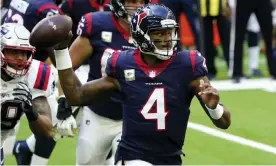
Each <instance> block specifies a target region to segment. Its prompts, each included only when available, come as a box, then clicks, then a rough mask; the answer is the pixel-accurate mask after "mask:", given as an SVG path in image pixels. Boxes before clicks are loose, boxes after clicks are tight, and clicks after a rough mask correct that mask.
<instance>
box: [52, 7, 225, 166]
mask: <svg viewBox="0 0 276 166" xmlns="http://www.w3.org/2000/svg"><path fill="white" fill-rule="evenodd" d="M177 29H178V24H177V23H176V20H175V17H174V15H173V13H172V11H170V10H169V9H168V8H167V7H165V6H163V5H148V6H146V7H143V8H142V9H140V10H137V12H136V13H135V14H134V16H133V18H132V22H131V33H132V37H133V41H134V43H135V45H136V46H137V47H138V48H139V49H135V50H126V51H116V52H114V53H113V55H111V56H110V57H109V58H108V60H107V61H108V62H107V66H106V75H105V76H104V77H103V78H101V79H97V80H94V81H90V82H88V83H86V84H85V85H82V84H81V83H80V81H79V80H78V78H77V76H76V75H75V73H74V71H73V69H72V63H71V64H70V63H67V62H68V61H70V56H69V55H70V54H69V51H68V48H66V47H67V43H69V41H64V42H61V43H59V44H58V45H57V46H56V47H55V49H56V50H55V56H56V62H57V69H58V72H59V76H60V81H61V86H62V88H63V90H64V92H65V95H66V97H67V100H68V102H69V103H70V104H72V105H89V104H91V103H98V102H100V101H103V100H104V99H106V100H108V99H109V97H110V96H112V94H113V92H114V91H120V94H121V95H122V96H123V97H122V101H123V105H124V107H123V134H122V137H121V140H120V144H119V147H118V150H117V154H116V163H117V165H181V163H182V161H181V154H182V146H183V142H184V138H185V131H186V128H187V123H188V119H189V114H190V109H189V107H190V102H191V101H192V98H193V97H194V96H197V97H198V98H199V101H200V102H201V104H202V107H203V109H204V110H206V113H207V115H208V116H209V117H210V119H211V120H212V121H213V123H214V124H215V125H216V126H217V127H219V128H222V129H227V128H228V127H229V126H230V113H229V112H228V111H227V110H226V108H225V107H224V106H222V105H220V104H219V95H218V91H217V90H216V89H215V88H213V87H212V86H211V85H210V84H209V81H208V78H207V77H206V75H207V68H206V64H205V59H204V57H202V56H201V55H200V53H198V52H197V51H191V52H190V51H183V52H176V46H177V40H178V37H177ZM64 62H66V63H64ZM179 75H182V77H179ZM176 78H177V79H176ZM175 85H179V86H175ZM165 92H166V93H165ZM178 99H180V100H178ZM110 111H113V110H110ZM176 128H177V130H176Z"/></svg>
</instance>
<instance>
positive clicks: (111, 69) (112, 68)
mask: <svg viewBox="0 0 276 166" xmlns="http://www.w3.org/2000/svg"><path fill="white" fill-rule="evenodd" d="M119 55H120V51H115V52H114V53H113V54H112V56H110V57H109V58H108V60H107V65H106V70H105V72H106V74H107V75H108V76H111V77H115V75H116V64H117V60H118V57H119Z"/></svg>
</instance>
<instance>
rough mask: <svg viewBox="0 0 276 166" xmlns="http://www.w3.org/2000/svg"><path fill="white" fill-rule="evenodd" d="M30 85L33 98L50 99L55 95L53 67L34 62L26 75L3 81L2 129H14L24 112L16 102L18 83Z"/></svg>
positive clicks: (19, 103) (18, 102)
mask: <svg viewBox="0 0 276 166" xmlns="http://www.w3.org/2000/svg"><path fill="white" fill-rule="evenodd" d="M19 82H23V83H25V84H26V85H28V87H29V89H30V92H31V94H32V98H33V99H35V98H37V97H39V96H45V97H48V96H50V95H52V94H53V93H54V89H55V80H54V74H53V72H52V68H51V66H48V65H46V64H45V63H43V62H40V61H37V60H33V61H32V64H31V66H30V68H29V71H28V73H27V74H26V75H24V76H22V77H18V78H15V79H12V80H10V81H7V82H6V81H4V80H2V79H1V129H2V130H3V129H4V130H5V129H12V128H13V127H14V126H15V125H16V123H17V121H18V120H19V119H20V117H21V115H22V113H23V111H22V109H21V102H20V101H16V100H14V96H13V89H14V88H16V87H18V83H19Z"/></svg>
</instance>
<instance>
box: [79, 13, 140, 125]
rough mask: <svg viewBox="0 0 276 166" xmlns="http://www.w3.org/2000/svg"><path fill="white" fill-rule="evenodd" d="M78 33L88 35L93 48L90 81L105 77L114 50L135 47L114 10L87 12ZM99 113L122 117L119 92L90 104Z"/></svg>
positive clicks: (90, 61) (117, 118)
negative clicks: (107, 98) (96, 103)
mask: <svg viewBox="0 0 276 166" xmlns="http://www.w3.org/2000/svg"><path fill="white" fill-rule="evenodd" d="M77 34H78V35H80V36H83V37H87V38H88V39H89V41H90V44H91V46H92V47H93V54H92V55H91V56H90V57H89V59H88V63H89V66H90V71H89V75H88V81H91V80H95V79H98V78H101V77H102V76H105V75H106V73H105V68H106V63H107V59H108V57H109V56H110V55H111V54H112V52H113V51H114V50H125V49H135V48H134V46H133V44H132V40H131V38H130V34H129V33H128V32H127V31H125V30H124V29H123V28H122V27H121V26H120V25H119V23H118V21H117V18H116V17H115V16H114V14H113V13H112V12H93V13H88V14H86V15H84V16H83V17H82V18H81V21H80V23H79V26H78V30H77ZM90 108H91V110H93V111H94V112H95V113H97V114H99V115H101V116H104V117H108V118H111V119H115V120H119V119H122V110H121V109H122V108H121V99H120V96H119V94H115V95H114V96H113V97H112V98H111V99H110V101H108V102H107V103H104V104H101V105H93V106H90Z"/></svg>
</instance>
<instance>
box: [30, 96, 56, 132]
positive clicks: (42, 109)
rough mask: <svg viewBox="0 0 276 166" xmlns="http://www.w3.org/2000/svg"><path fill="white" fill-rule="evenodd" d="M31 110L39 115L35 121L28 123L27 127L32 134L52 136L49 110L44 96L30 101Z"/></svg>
mask: <svg viewBox="0 0 276 166" xmlns="http://www.w3.org/2000/svg"><path fill="white" fill-rule="evenodd" d="M32 104H33V110H34V111H36V112H37V113H38V114H39V115H38V117H37V119H36V120H35V121H29V126H30V128H31V130H32V131H33V133H35V134H40V135H41V134H44V135H47V136H49V137H50V136H51V135H52V127H53V126H52V121H51V108H50V106H49V103H48V100H47V98H46V97H45V96H39V97H37V98H35V99H33V101H32Z"/></svg>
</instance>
